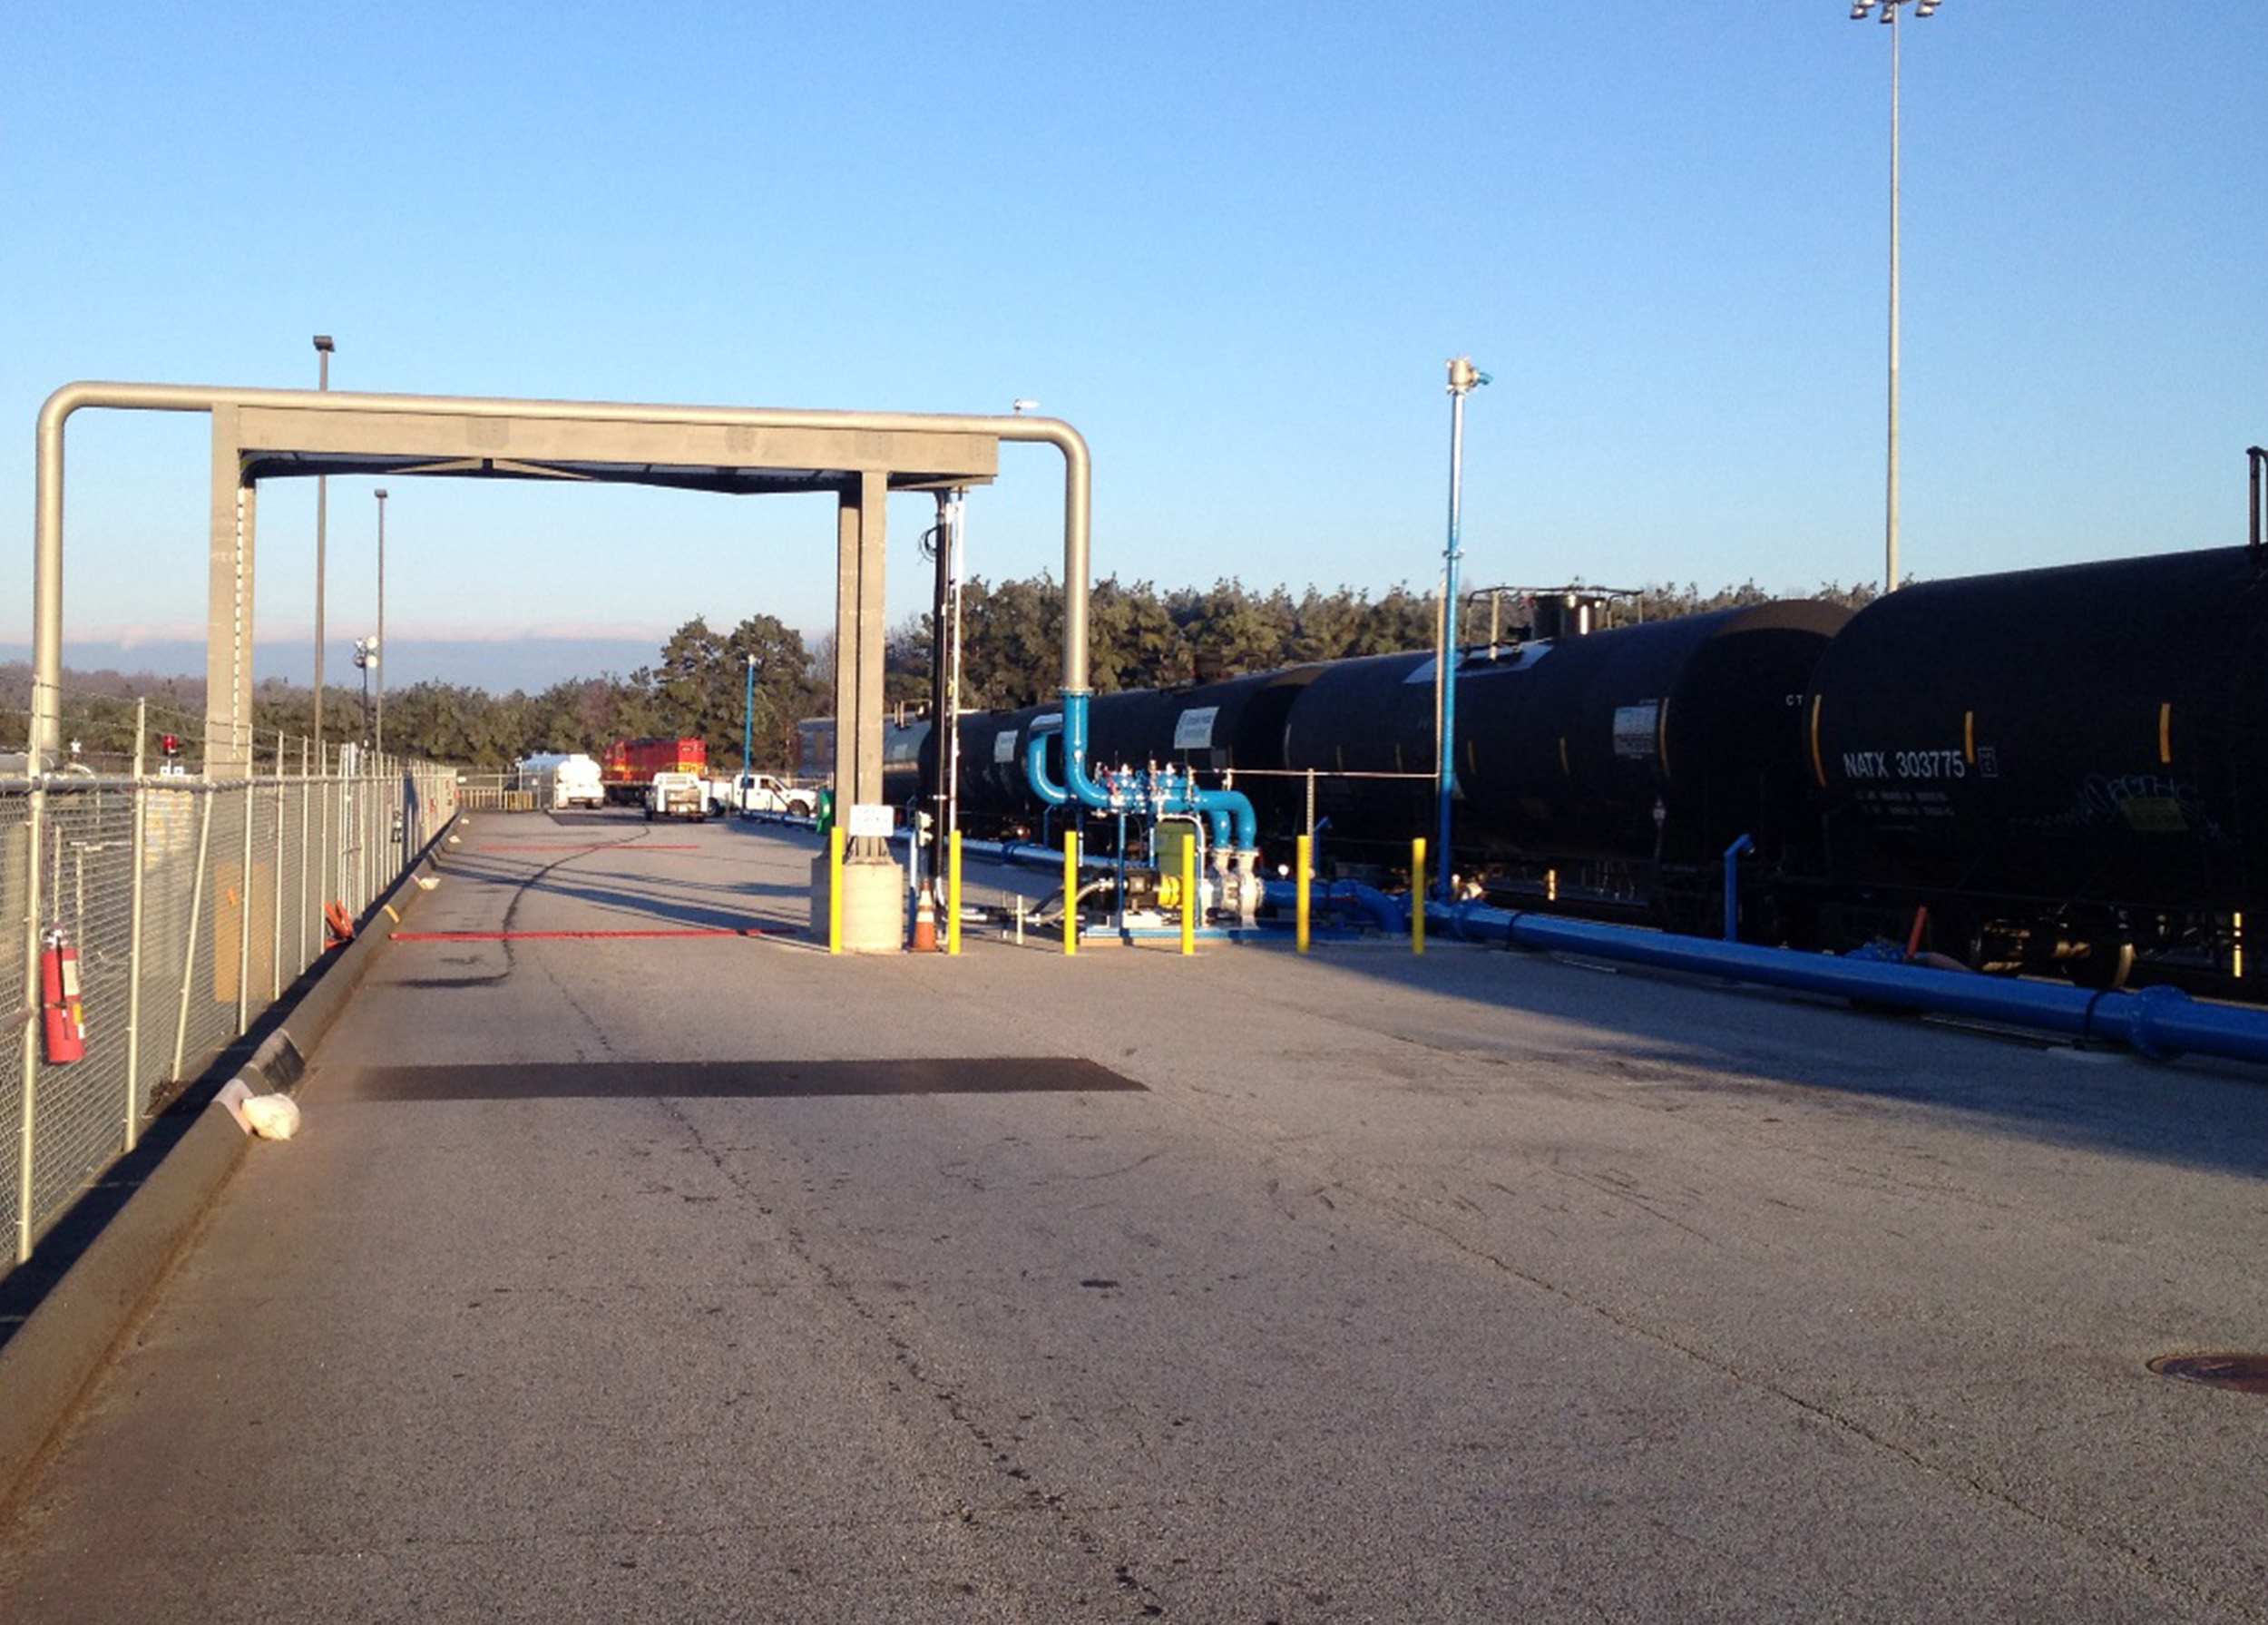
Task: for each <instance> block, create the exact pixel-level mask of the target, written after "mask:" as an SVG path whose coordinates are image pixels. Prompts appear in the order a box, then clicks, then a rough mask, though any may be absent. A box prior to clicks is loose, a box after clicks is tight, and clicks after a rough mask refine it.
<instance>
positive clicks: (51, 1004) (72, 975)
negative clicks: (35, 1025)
mask: <svg viewBox="0 0 2268 1625" xmlns="http://www.w3.org/2000/svg"><path fill="white" fill-rule="evenodd" d="M39 987H40V994H39V1002H40V1007H41V1013H42V1014H44V1016H45V1017H46V1022H47V1063H48V1065H50V1066H62V1065H64V1064H65V1063H66V1062H73V1061H83V1060H84V1059H85V1058H86V1013H85V1012H84V1011H83V1009H81V1008H80V1005H79V950H78V949H76V948H74V947H73V946H72V945H70V944H69V943H67V942H65V941H64V939H63V933H62V932H60V931H50V932H49V933H48V934H47V946H46V948H45V950H44V951H43V952H42V953H41V954H40V956H39Z"/></svg>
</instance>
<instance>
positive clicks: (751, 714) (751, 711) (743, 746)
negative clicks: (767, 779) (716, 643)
mask: <svg viewBox="0 0 2268 1625" xmlns="http://www.w3.org/2000/svg"><path fill="white" fill-rule="evenodd" d="M747 659H748V695H747V698H746V699H745V700H742V701H741V706H740V781H741V786H742V788H743V789H744V790H745V788H747V784H748V753H749V751H750V750H751V749H753V748H754V746H755V744H756V656H754V655H753V654H751V655H749V656H748V657H747Z"/></svg>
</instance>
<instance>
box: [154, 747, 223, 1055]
mask: <svg viewBox="0 0 2268 1625" xmlns="http://www.w3.org/2000/svg"><path fill="white" fill-rule="evenodd" d="M219 794H220V792H219V791H218V790H216V789H214V788H212V780H210V778H209V779H207V780H205V793H204V794H203V795H202V796H201V797H200V798H199V800H200V803H201V806H200V810H199V814H198V818H197V873H196V875H195V876H194V877H192V879H191V883H190V888H189V940H188V941H187V942H186V943H184V944H182V945H181V1017H180V1019H179V1020H178V1021H177V1022H175V1023H174V1026H173V1070H172V1072H170V1073H169V1074H167V1075H168V1076H170V1077H174V1078H178V1077H180V1076H181V1068H182V1066H183V1065H184V1064H186V1062H187V1060H188V1056H189V994H190V989H191V987H192V986H193V985H195V984H196V981H197V928H198V925H200V922H201V920H202V917H203V915H204V912H205V870H206V864H207V860H208V859H209V858H210V856H211V852H212V802H213V798H214V797H215V796H217V795H219Z"/></svg>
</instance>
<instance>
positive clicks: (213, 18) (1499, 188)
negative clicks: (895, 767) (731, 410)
mask: <svg viewBox="0 0 2268 1625" xmlns="http://www.w3.org/2000/svg"><path fill="white" fill-rule="evenodd" d="M2260 17H2261V12H2260V8H2259V7H2258V6H2257V5H2235V4H2233V3H2231V0H2180V3H2178V4H2168V5H2124V6H2103V7H2077V6H2073V5H2068V4H2063V5H2050V4H2048V3H2047V0H1944V4H1943V5H1942V8H1941V10H1940V11H1939V12H1938V14H1937V15H1935V16H1934V17H1931V18H1930V19H1929V20H1927V21H1919V20H1916V19H1914V18H1913V17H1912V16H1911V13H1910V14H1909V15H1908V20H1907V22H1906V24H1905V25H1904V27H1903V29H1902V33H1903V36H1904V44H1905V75H1904V155H1905V206H1904V256H1905V257H1904V296H1905V297H1904V346H1903V387H1904V419H1903V427H1904V433H1903V440H1904V465H1905V474H1904V519H1903V562H1904V564H1905V567H1906V568H1907V570H1908V571H1910V572H1911V573H1914V574H1917V575H1921V576H1923V577H1933V576H1940V575H1948V574H1963V573H1974V572H1978V571H1982V570H1993V569H2004V568H2018V567H2024V566H2030V565H2039V564H2050V563H2068V562H2073V561H2077V560H2084V559H2092V558H2101V557H2110V556H2116V555H2121V554H2127V553H2148V552H2162V551H2167V550H2172V549H2177V548H2186V547H2195V546H2203V545H2214V544H2224V543H2233V542H2235V541H2238V540H2241V539H2242V527H2243V523H2244V488H2243V487H2244V456H2243V453H2244V447H2245V446H2246V445H2249V444H2253V443H2255V442H2260V441H2268V400H2263V381H2264V380H2268V365H2264V363H2268V338H2263V334H2264V333H2268V308H2263V302H2262V299H2261V297H2260V293H2261V282H2260V275H2259V273H2260V269H2261V265H2262V262H2263V248H2268V185H2263V179H2262V177H2263V163H2262V160H2263V156H2264V155H2268V139H2264V137H2268V94H2263V76H2262V54H2261V52H2260V49H2259V44H2258V38H2259V36H2258V24H2259V20H2260ZM0 29H4V30H5V32H4V33H0V220H5V242H6V244H7V251H6V252H5V256H0V288H4V289H5V298H4V299H0V308H5V312H6V323H7V329H8V331H7V336H6V342H5V345H0V420H4V422H5V425H6V426H12V427H6V426H0V514H5V516H6V521H7V523H6V526H5V534H7V535H9V536H12V537H14V538H15V543H14V550H15V555H16V557H17V559H18V561H19V562H18V563H16V564H15V565H12V566H5V567H0V582H5V583H7V584H6V585H5V587H4V588H0V642H8V643H15V642H19V641H27V640H28V638H29V635H30V632H29V627H30V602H29V599H30V578H31V534H32V524H31V521H32V513H33V493H32V452H33V439H34V436H33V429H34V420H35V417H36V415H37V412H38V408H39V405H40V403H41V401H42V400H43V399H44V397H45V396H46V395H47V394H48V393H49V391H51V390H52V389H53V388H54V387H56V386H57V385H60V384H62V383H64V382H67V381H70V380H73V379H78V378H125V379H137V380H154V381H163V382H182V383H210V384H242V385H262V386H279V385H280V386H306V387H311V386H312V385H313V383H314V380H315V371H316V357H315V355H314V352H313V349H312V348H311V346H310V344H309V337H310V335H312V334H315V333H317V332H324V333H329V334H332V335H335V336H336V338H337V343H338V351H337V356H336V357H335V359H334V363H333V371H332V382H333V385H334V387H340V388H357V389H374V390H403V391H415V392H431V393H445V394H464V395H497V396H552V397H581V398H591V399H602V400H637V401H670V402H695V403H720V404H728V405H746V406H829V407H849V408H873V409H883V410H910V411H942V412H965V411H1001V410H1004V409H1006V407H1007V406H1008V404H1009V402H1010V401H1011V400H1012V398H1014V397H1016V396H1029V397H1031V398H1034V399H1036V400H1037V401H1039V402H1040V404H1041V410H1042V411H1044V412H1046V413H1049V414H1051V415H1054V416H1061V417H1064V418H1066V419H1068V420H1069V421H1070V422H1071V423H1073V424H1074V425H1076V426H1078V427H1079V428H1080V430H1081V431H1082V432H1083V433H1084V434H1085V435H1086V436H1087V437H1088V439H1089V441H1090V444H1091V445H1092V447H1093V450H1094V455H1095V469H1096V479H1095V521H1096V530H1095V563H1096V568H1097V570H1098V572H1099V573H1117V574H1119V575H1120V576H1122V577H1125V578H1128V579H1139V578H1148V579H1151V580H1154V581H1156V582H1158V583H1159V584H1160V585H1165V586H1176V585H1185V584H1203V583H1207V582H1211V581H1212V580H1214V579H1215V578H1217V577H1221V576H1237V577H1240V578H1242V579H1243V580H1244V581H1245V582H1246V583H1247V584H1250V585H1254V586H1272V585H1276V584H1278V583H1282V584H1286V585H1288V586H1290V587H1292V588H1293V589H1294V590H1295V591H1296V590H1297V589H1299V588H1300V587H1302V586H1305V585H1306V584H1308V583H1310V582H1312V583H1315V584H1316V585H1318V586H1321V587H1324V588H1326V589H1328V588H1332V587H1336V586H1339V585H1342V584H1346V585H1352V586H1355V587H1361V588H1366V589H1371V590H1374V591H1375V590H1379V589H1383V588H1384V587H1386V586H1389V585H1391V584H1393V583H1394V582H1409V583H1411V584H1413V585H1422V586H1430V584H1431V583H1432V582H1433V580H1434V578H1435V577H1436V575H1437V573H1438V572H1439V569H1440V554H1441V549H1442V540H1443V533H1444V530H1445V514H1446V506H1447V497H1446V492H1447V472H1448V441H1449V433H1448V429H1449V405H1448V399H1447V396H1446V395H1445V394H1444V392H1443V388H1442V384H1443V363H1444V362H1445V361H1446V360H1447V358H1448V357H1451V356H1452V355H1457V354H1461V353H1467V354H1471V356H1472V357H1474V358H1475V359H1476V360H1477V361H1478V362H1479V363H1480V365H1481V367H1484V368H1486V369H1487V370H1488V371H1490V372H1491V373H1492V374H1493V375H1494V379H1495V381H1494V383H1493V385H1492V386H1491V387H1489V388H1487V389H1484V390H1482V391H1481V392H1480V393H1479V394H1478V395H1476V396H1474V397H1473V400H1472V403H1471V408H1470V413H1469V418H1468V428H1467V443H1466V453H1467V460H1466V478H1465V543H1466V550H1467V563H1466V565H1465V575H1466V580H1467V581H1468V582H1471V583H1473V584H1480V583H1481V582H1494V581H1518V582H1554V581H1561V580H1566V579H1569V578H1572V577H1578V576H1580V577H1583V578H1586V579H1589V580H1591V581H1597V582H1613V583H1635V582H1658V581H1676V582H1686V581H1691V582H1698V583H1699V584H1700V585H1701V586H1703V587H1704V588H1705V589H1706V588H1710V587H1715V586H1718V585H1724V584H1728V583H1732V582H1741V581H1745V580H1750V579H1753V580H1755V582H1757V583H1758V584H1760V585H1762V586H1765V587H1766V588H1768V589H1771V590H1774V591H1779V590H1795V591H1803V590H1808V589H1810V588H1812V587H1813V586H1815V585H1816V584H1818V583H1819V582H1823V581H1840V582H1853V581H1857V580H1862V579H1870V578H1872V577H1875V576H1876V575H1878V574H1879V573H1880V571H1881V569H1882V476H1883V444H1882V442H1883V405H1884V400H1883V396H1884V377H1883V373H1884V359H1885V356H1884V349H1885V339H1884V328H1885V320H1886V303H1887V258H1888V214H1889V184H1888V180H1889V103H1890V95H1889V89H1890V56H1889V46H1890V30H1889V29H1887V28H1884V27H1882V26H1880V25H1879V24H1872V23H1867V24H1859V23H1854V22H1852V21H1851V20H1849V16H1848V5H1847V4H1845V3H1844V0H1750V3H1749V4H1745V5H1742V4H1730V3H1727V4H1712V5H1704V4H1686V5H1666V4H1661V3H1660V0H1648V3H1647V4H1638V3H1637V0H1591V3H1589V4H1581V5H1502V4H1499V5H1456V6H1451V5H1429V4H1422V3H1420V4H1405V5H1401V6H1398V7H1394V8H1392V9H1391V10H1388V9H1386V8H1378V7H1362V8H1357V7H1353V6H1337V5H1321V6H1318V5H1312V4H1310V5H1233V4H1232V5H1220V4H1218V3H1217V0H1215V3H1214V4H1208V5H1187V4H1178V3H1167V4H1150V5H1141V6H1110V5H1097V6H1061V7H1047V8H1041V7H1031V6H1022V7H1004V6H1003V7H991V6H970V7H944V6H936V5H918V6H917V5H899V4H872V5H860V6H846V7H831V6H814V5H795V6H789V5H765V4H757V3H755V0H744V3H740V4H718V3H711V4H706V5H692V4H666V3H657V4H650V5H638V6H626V5H621V4H619V3H617V4H609V5H582V4H573V3H572V0H570V3H559V0H553V3H550V4H544V5H496V4H482V3H481V0H451V3H450V4H447V5H440V4H428V3H426V0H400V3H397V4H392V5H386V6H382V7H365V8H356V9H353V10H350V11H342V12H334V11H333V10H331V9H329V8H324V7H310V6H306V5H280V4H273V5H271V4H253V3H246V0H215V3H214V4H211V5H204V6H199V7H188V8H184V7H179V6H170V5H169V6H161V5H152V4H147V3H146V0H130V3H127V4H122V5H108V6H100V7H80V6H65V5H22V6H15V7H11V8H10V14H9V16H8V18H7V20H6V21H5V24H0ZM206 455H207V454H206V445H205V430H204V425H203V420H202V419H201V418H198V419H174V418H152V417H129V416H123V415H117V414H102V415H83V416H81V417H79V418H78V419H77V420H75V422H74V425H73V429H72V431H71V444H70V458H71V474H72V479H71V485H70V500H71V506H70V512H69V514H68V516H67V537H68V583H67V587H66V593H65V611H66V620H67V627H68V631H69V635H70V636H72V637H74V638H76V637H93V636H98V635H111V634H115V633H116V632H117V631H119V630H120V629H124V628H143V629H171V630H175V631H179V630H183V629H197V628H200V627H201V624H202V622H203V615H204V611H203V596H202V595H203V590H204V588H203V582H204V576H203V560H202V554H203V549H204V545H205V541H204V504H205V495H204V481H205V467H206ZM376 483H377V482H371V481H359V480H353V481H334V482H332V485H331V494H330V539H331V550H330V559H331V582H332V590H331V596H330V622H331V631H332V633H333V640H332V641H333V644H334V652H333V654H332V656H331V660H332V661H334V662H335V664H334V670H335V671H336V670H341V669H342V668H343V656H342V653H341V652H340V651H343V649H344V647H345V643H346V641H347V639H349V638H351V637H352V636H353V635H355V633H356V632H357V631H361V630H367V623H368V619H369V612H370V600H371V597H372V591H371V580H372V577H373V575H374V570H373V568H372V564H373V560H372V553H373V543H374V536H375V530H376V523H375V506H376V504H374V502H373V501H372V499H371V497H370V494H369V490H370V487H371V486H372V485H375V484H376ZM389 488H390V489H391V490H392V492H393V495H392V497H391V499H390V501H389V504H388V525H387V530H388V549H387V554H388V557H387V565H388V569H387V596H388V602H387V617H388V622H389V630H390V631H394V632H395V633H396V634H397V635H398V636H400V637H405V638H406V637H413V636H416V635H420V634H423V635H450V634H454V635H492V634H494V635H508V634H513V633H524V632H527V631H538V630H543V629H556V628H565V627H577V628H604V629H607V630H610V631H627V632H628V633H630V634H631V635H633V636H636V635H644V634H647V633H650V634H652V636H653V637H654V638H655V639H656V640H657V641H658V639H659V637H660V635H661V634H662V633H663V632H665V631H667V630H668V629H670V627H673V626H675V625H676V624H678V623H679V622H682V621H684V620H686V619H688V618H689V617H690V616H693V615H695V614H704V615H706V616H708V617H709V621H710V622H711V623H712V624H716V625H720V626H729V625H730V624H731V623H732V622H736V621H737V620H738V619H739V618H740V617H742V616H744V615H747V614H750V613H754V612H770V613H774V614H777V615H779V616H780V617H781V618H782V619H784V620H786V621H787V622H789V623H790V624H793V625H796V626H799V627H802V628H806V629H816V628H818V627H821V626H823V625H825V624H826V623H827V622H829V620H830V617H831V613H832V610H831V603H832V592H833V575H832V568H831V561H830V550H831V546H832V518H831V510H830V508H829V507H828V505H827V504H824V503H816V502H812V501H807V500H801V499H798V500H782V499H754V500H740V501H735V500H732V499H727V498H722V497H692V496H686V495H680V494H668V493H646V492H624V491H612V492H602V493H593V492H591V491H561V490H555V489H548V488H546V489H538V488H533V487H529V486H523V485H475V484H473V483H470V482H462V481H455V482H453V481H444V480H405V479H399V478H396V479H395V480H393V481H391V482H390V483H389ZM1060 504H1061V463H1060V459H1058V458H1057V457H1056V456H1055V455H1053V454H1052V453H1050V452H1045V451H1042V450H1039V449H1020V448H1015V447H1009V448H1004V449H1003V455H1002V480H1001V482H1000V484H999V485H997V486H996V487H994V488H992V489H991V490H989V491H982V492H980V493H978V494H977V495H976V497H975V498H974V500H973V504H972V516H971V541H972V546H973V566H974V568H975V569H976V570H977V571H979V572H980V573H984V574H987V575H991V576H994V577H1001V576H1007V575H1022V574H1028V573H1035V572H1037V571H1039V570H1041V569H1044V568H1051V567H1060V531H1059V523H1060V512H1061V506H1060ZM928 517H929V504H928V502H927V500H926V499H921V498H907V499H901V500H900V501H898V502H896V503H894V504H893V508H892V513H891V525H892V530H893V566H892V568H893V577H892V583H891V584H892V591H891V605H892V615H893V619H894V620H895V619H898V618H900V617H902V616H903V615H904V614H906V613H908V612H912V611H914V610H915V609H916V608H918V607H920V605H921V604H923V603H924V602H925V597H926V575H925V569H924V566H923V565H922V563H921V562H920V561H919V559H918V557H917V555H916V554H915V553H914V536H915V534H916V532H917V531H918V530H919V529H920V528H921V527H922V526H923V525H924V524H926V522H927V520H928ZM313 529H314V492H313V489H312V486H311V485H306V484H303V483H298V482H287V483H279V484H276V485H270V486H268V487H266V488H264V493H263V498H262V504H261V544H262V548H261V555H260V560H259V614H260V631H261V633H262V635H263V637H270V636H284V635H288V634H292V633H295V632H299V633H303V632H304V629H306V628H307V627H308V626H309V625H310V624H311V618H312V602H313V563H312V555H313V549H312V537H313ZM566 674H567V673H565V672H562V673H561V675H566ZM349 675H351V673H349ZM411 676H415V673H396V678H397V679H400V678H406V677H411Z"/></svg>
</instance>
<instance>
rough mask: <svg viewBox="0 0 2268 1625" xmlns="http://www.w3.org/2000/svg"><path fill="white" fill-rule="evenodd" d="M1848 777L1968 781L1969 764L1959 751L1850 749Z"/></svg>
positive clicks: (1845, 772) (1846, 767)
mask: <svg viewBox="0 0 2268 1625" xmlns="http://www.w3.org/2000/svg"><path fill="white" fill-rule="evenodd" d="M1843 777H1844V778H1968V777H1969V762H1968V760H1967V759H1966V758H1964V757H1963V756H1962V755H1961V753H1960V751H1958V750H1846V751H1844V752H1843Z"/></svg>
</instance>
